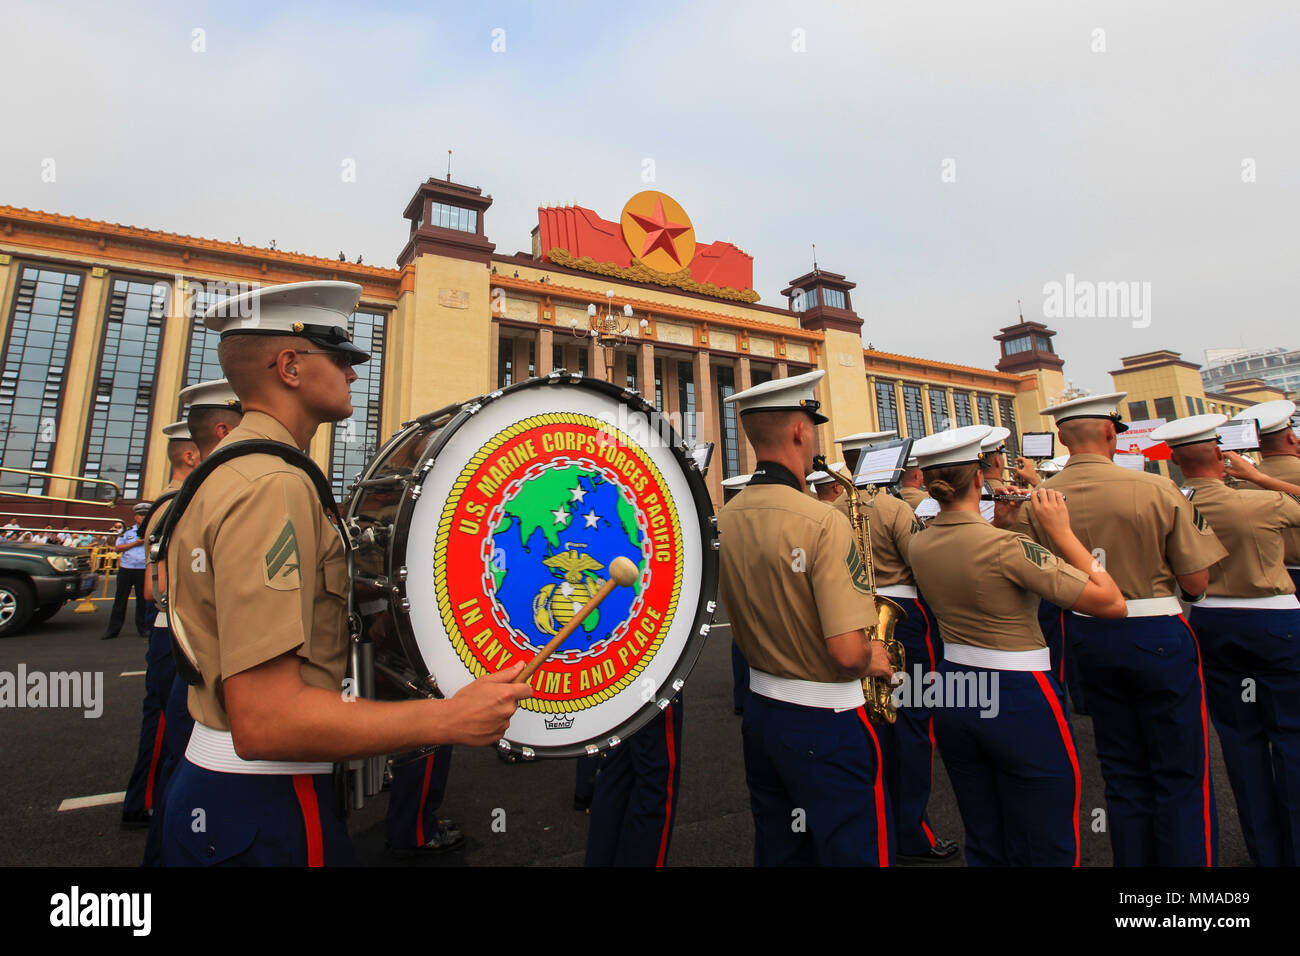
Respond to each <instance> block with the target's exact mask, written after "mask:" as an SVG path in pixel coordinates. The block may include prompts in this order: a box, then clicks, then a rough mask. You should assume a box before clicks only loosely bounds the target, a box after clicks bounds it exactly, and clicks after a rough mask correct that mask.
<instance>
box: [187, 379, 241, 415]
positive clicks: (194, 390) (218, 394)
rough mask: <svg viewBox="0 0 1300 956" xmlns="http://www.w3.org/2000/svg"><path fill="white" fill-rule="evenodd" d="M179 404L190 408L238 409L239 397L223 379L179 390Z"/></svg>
mask: <svg viewBox="0 0 1300 956" xmlns="http://www.w3.org/2000/svg"><path fill="white" fill-rule="evenodd" d="M181 404H182V405H188V406H189V407H190V408H240V407H241V406H240V404H239V396H238V395H236V394H235V390H234V389H233V388H231V387H230V382H228V381H226V380H225V379H224V378H217V379H213V380H212V381H210V382H199V383H198V384H197V385H191V386H189V387H188V388H182V389H181Z"/></svg>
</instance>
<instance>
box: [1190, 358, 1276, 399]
mask: <svg viewBox="0 0 1300 956" xmlns="http://www.w3.org/2000/svg"><path fill="white" fill-rule="evenodd" d="M1205 365H1206V367H1205V368H1203V369H1202V370H1201V383H1202V384H1203V385H1204V386H1205V387H1206V388H1207V389H1209V390H1211V391H1215V392H1222V391H1224V390H1225V387H1226V386H1227V385H1229V384H1231V383H1234V382H1243V381H1249V380H1252V379H1258V380H1259V381H1262V382H1263V383H1264V384H1265V385H1270V386H1272V387H1273V388H1276V389H1280V390H1281V391H1282V392H1284V393H1286V397H1287V398H1296V397H1297V396H1300V349H1292V350H1290V351H1288V350H1286V349H1283V348H1271V349H1206V350H1205Z"/></svg>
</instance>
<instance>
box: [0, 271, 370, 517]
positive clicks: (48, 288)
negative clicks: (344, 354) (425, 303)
mask: <svg viewBox="0 0 1300 956" xmlns="http://www.w3.org/2000/svg"><path fill="white" fill-rule="evenodd" d="M84 281H85V277H84V275H83V274H82V273H80V272H69V271H65V270H59V269H49V268H45V267H40V266H35V265H22V266H20V267H19V270H18V283H17V288H16V290H15V294H14V302H13V307H12V309H11V311H10V315H9V325H8V329H7V332H6V335H5V340H4V347H3V354H2V355H0V465H3V466H4V467H6V468H16V469H25V470H31V471H49V470H50V469H51V465H52V461H53V456H54V448H55V445H56V444H57V442H58V441H59V440H60V436H59V434H58V429H59V418H60V414H61V412H62V397H63V395H64V393H65V392H66V390H67V386H68V384H69V374H72V375H77V376H80V375H93V376H94V377H93V379H92V381H91V387H90V408H89V410H88V414H87V418H86V433H85V442H84V445H83V447H82V453H81V456H80V459H79V460H80V462H81V465H80V469H81V474H82V475H84V476H85V477H86V478H101V479H107V480H109V481H112V482H114V483H115V484H117V485H118V486H119V487H121V489H122V495H123V497H125V498H138V497H139V496H140V495H141V494H142V493H143V480H144V467H145V462H146V461H147V460H148V455H149V448H150V443H151V442H152V441H154V440H162V438H161V434H160V433H159V429H161V427H162V426H163V425H165V424H167V422H168V421H172V420H174V419H173V418H168V419H167V420H166V421H162V422H157V421H154V420H153V414H152V412H153V405H154V397H155V391H156V388H157V379H158V371H159V369H158V366H159V362H160V361H161V358H162V346H163V336H164V325H165V323H166V322H167V316H168V315H170V314H171V312H172V310H171V308H170V302H169V297H170V296H171V295H172V289H171V286H170V285H169V284H168V283H165V282H151V281H147V280H143V279H138V278H132V277H127V276H110V277H109V279H108V295H107V303H106V306H105V311H104V322H103V328H102V331H101V333H100V337H99V341H98V343H96V349H95V356H96V357H95V365H94V368H93V369H92V370H84V369H83V370H69V368H68V359H69V354H70V351H71V347H72V346H71V343H72V334H73V330H74V327H75V325H76V318H77V312H78V309H79V308H80V306H81V304H82V303H81V291H82V288H83V286H84ZM191 288H192V290H193V291H190V292H187V300H186V302H185V308H184V312H185V314H186V315H190V316H196V317H197V316H201V315H202V313H203V310H204V309H206V308H207V307H208V306H209V305H211V304H212V300H213V299H214V298H217V297H220V295H222V294H225V293H221V294H215V293H209V292H207V291H205V290H202V289H199V288H197V286H196V287H191ZM385 321H386V316H385V315H384V314H382V313H376V312H358V313H356V314H354V315H353V316H352V317H351V319H350V322H349V324H350V327H351V331H352V334H353V338H354V340H355V341H356V342H357V344H358V345H359V346H360V347H361V348H363V349H366V350H367V351H369V352H370V354H371V360H370V361H369V362H368V363H366V364H364V365H358V366H355V369H356V371H357V374H358V378H357V381H356V382H354V383H353V385H352V399H353V417H352V418H351V419H349V420H348V421H345V422H339V423H337V424H336V425H335V426H334V430H333V435H332V439H333V440H332V443H331V449H330V458H331V466H330V477H331V479H332V481H333V484H334V489H335V492H336V493H338V494H342V493H343V491H344V490H345V485H346V483H347V482H350V481H351V479H352V477H353V476H354V475H355V473H356V472H357V471H359V470H360V469H361V467H362V466H363V465H364V464H365V463H366V462H367V461H368V460H369V459H370V458H371V457H372V456H373V455H374V453H375V451H376V450H377V449H378V446H379V441H380V439H381V438H382V436H381V434H380V427H381V425H380V414H381V395H382V393H383V374H384V334H385ZM218 341H219V336H218V335H217V334H216V333H214V332H212V331H210V330H209V329H207V328H206V327H205V326H204V324H203V322H202V319H199V318H194V319H192V320H191V322H190V330H189V341H188V342H187V343H186V347H185V350H184V351H185V369H184V374H183V376H182V379H183V384H184V385H193V384H195V383H197V382H202V381H208V380H211V379H217V378H221V377H222V372H221V365H220V363H219V362H218V361H217V344H218ZM185 411H186V409H184V408H182V407H181V404H180V400H179V398H178V399H177V401H176V406H175V412H174V415H175V418H180V417H182V416H183V414H184V413H185ZM106 487H107V486H104V485H95V484H90V483H88V482H87V483H83V484H82V486H81V488H80V489H79V491H78V494H79V495H80V496H81V497H86V498H90V497H100V498H102V497H106V496H107V492H106V490H105V489H106ZM0 490H10V491H27V492H32V493H40V492H44V491H46V490H47V479H44V478H40V477H37V476H25V475H18V474H12V473H9V472H0Z"/></svg>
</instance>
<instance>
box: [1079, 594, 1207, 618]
mask: <svg viewBox="0 0 1300 956" xmlns="http://www.w3.org/2000/svg"><path fill="white" fill-rule="evenodd" d="M1124 603H1125V605H1126V606H1127V607H1128V616H1129V617H1169V616H1171V615H1178V614H1182V613H1183V606H1182V605H1181V604H1179V603H1178V598H1176V597H1174V596H1173V595H1172V594H1171V595H1170V596H1169V597H1158V598H1134V599H1133V600H1132V601H1125V602H1124ZM1070 613H1071V614H1078V615H1079V617H1092V615H1091V614H1084V613H1082V612H1080V611H1071V612H1070Z"/></svg>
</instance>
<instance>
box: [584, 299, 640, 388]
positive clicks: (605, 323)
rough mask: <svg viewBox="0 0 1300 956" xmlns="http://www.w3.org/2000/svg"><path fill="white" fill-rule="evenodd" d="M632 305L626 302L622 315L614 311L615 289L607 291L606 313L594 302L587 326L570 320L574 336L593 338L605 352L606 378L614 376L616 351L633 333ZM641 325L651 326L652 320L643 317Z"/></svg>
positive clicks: (590, 306) (590, 309)
mask: <svg viewBox="0 0 1300 956" xmlns="http://www.w3.org/2000/svg"><path fill="white" fill-rule="evenodd" d="M632 318H633V313H632V306H630V305H627V304H624V306H623V314H622V316H619V315H617V314H616V313H615V312H614V290H613V289H607V290H606V291H605V313H604V315H601V314H600V310H599V309H598V308H597V307H596V304H595V303H594V302H593V303H591V304H590V305H588V306H587V328H585V329H583V328H582V327H581V326H579V325H578V320H577V319H570V320H569V332H570V333H572V335H573V337H574V338H578V339H585V338H588V337H590V338H592V339H594V340H595V342H596V344H597V345H598V346H600V348H601V350H602V351H603V352H604V354H605V380H606V381H612V380H613V378H614V352H615V351H616V350H617V349H618V347H619V346H620V345H626V344H627V342H628V339H629V338H630V337H631V334H632V326H631V319H632ZM640 327H641V328H643V329H645V328H649V327H650V321H649V320H648V319H645V318H642V319H641V322H640Z"/></svg>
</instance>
